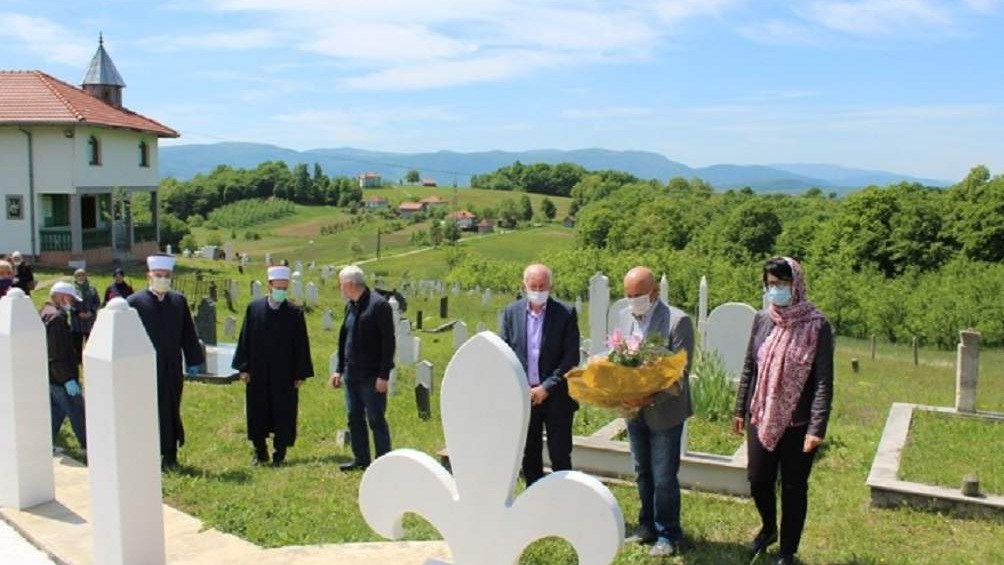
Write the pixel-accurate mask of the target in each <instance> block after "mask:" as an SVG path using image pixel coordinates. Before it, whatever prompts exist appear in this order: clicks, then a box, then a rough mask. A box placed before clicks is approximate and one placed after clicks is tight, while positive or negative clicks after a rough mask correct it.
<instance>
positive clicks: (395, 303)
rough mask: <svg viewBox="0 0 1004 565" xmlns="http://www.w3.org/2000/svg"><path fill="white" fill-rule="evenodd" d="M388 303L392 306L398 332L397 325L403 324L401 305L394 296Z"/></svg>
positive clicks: (395, 328) (395, 327)
mask: <svg viewBox="0 0 1004 565" xmlns="http://www.w3.org/2000/svg"><path fill="white" fill-rule="evenodd" d="M387 303H388V304H390V310H391V312H393V314H394V330H395V332H396V331H397V325H398V324H400V323H401V304H400V303H399V302H398V301H397V298H394V297H393V296H391V297H390V299H389V300H387Z"/></svg>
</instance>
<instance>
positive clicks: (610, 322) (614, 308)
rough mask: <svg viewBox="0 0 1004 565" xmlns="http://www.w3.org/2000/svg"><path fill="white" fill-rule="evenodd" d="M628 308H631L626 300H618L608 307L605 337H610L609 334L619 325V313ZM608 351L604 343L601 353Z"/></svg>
mask: <svg viewBox="0 0 1004 565" xmlns="http://www.w3.org/2000/svg"><path fill="white" fill-rule="evenodd" d="M628 308H631V303H630V302H628V299H627V298H620V299H618V300H617V301H615V302H614V303H613V304H611V305H610V308H609V310H607V337H610V334H611V333H613V331H614V330H615V329H617V324H619V323H620V320H621V312H623V311H624V310H627V309H628ZM608 349H609V348H608V347H607V346H606V342H605V341H604V343H603V351H606V350H608Z"/></svg>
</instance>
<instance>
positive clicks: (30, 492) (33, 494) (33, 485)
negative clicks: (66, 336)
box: [0, 288, 55, 510]
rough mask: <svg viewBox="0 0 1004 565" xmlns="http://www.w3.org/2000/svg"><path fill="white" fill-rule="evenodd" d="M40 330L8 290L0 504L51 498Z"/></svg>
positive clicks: (27, 301)
mask: <svg viewBox="0 0 1004 565" xmlns="http://www.w3.org/2000/svg"><path fill="white" fill-rule="evenodd" d="M48 374H49V362H48V354H47V352H46V340H45V326H44V325H42V320H41V319H40V318H39V316H38V312H36V311H35V307H34V305H32V302H31V298H28V296H26V295H25V294H24V292H23V291H22V290H21V289H19V288H13V289H11V290H10V291H8V292H7V295H6V296H4V297H3V298H0V506H6V507H8V508H17V509H18V510H23V509H25V508H30V507H32V506H36V505H38V504H42V503H45V502H49V501H50V500H52V499H53V498H54V497H55V490H54V489H55V487H54V480H53V472H52V435H51V426H52V424H51V420H50V412H49V384H48V383H49V381H48V379H47V378H46V376H47V375H48Z"/></svg>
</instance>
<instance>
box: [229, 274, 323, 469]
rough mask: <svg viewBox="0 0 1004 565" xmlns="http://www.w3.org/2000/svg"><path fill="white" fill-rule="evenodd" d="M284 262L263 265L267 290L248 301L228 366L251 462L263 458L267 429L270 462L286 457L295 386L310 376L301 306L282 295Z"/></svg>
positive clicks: (286, 284)
mask: <svg viewBox="0 0 1004 565" xmlns="http://www.w3.org/2000/svg"><path fill="white" fill-rule="evenodd" d="M289 277H290V271H289V267H271V268H269V270H268V288H269V295H268V296H266V297H264V298H259V299H258V300H255V301H253V302H251V303H250V304H248V308H247V312H246V313H245V315H244V325H243V327H241V335H240V339H239V340H238V341H237V351H236V352H235V353H234V361H233V368H234V369H235V370H237V371H240V374H241V380H242V381H244V382H245V383H246V384H247V387H246V389H245V408H246V409H245V412H246V414H247V420H248V439H249V440H251V443H252V444H254V452H255V453H254V459H253V460H252V464H253V465H261V464H264V463H267V462H268V447H267V446H266V444H265V440H267V439H268V436H269V434H272V448H273V450H274V453H273V454H272V465H274V466H276V467H278V466H280V465H282V464H283V463H284V462H285V460H286V448H288V447H290V446H291V445H293V444H294V443H295V442H296V414H297V407H298V405H299V399H300V396H299V388H300V385H302V384H303V381H304V380H305V379H307V378H309V377H312V376H314V365H313V363H312V362H311V360H310V341H309V338H308V336H307V322H306V320H305V319H304V317H303V310H302V309H301V308H300V307H298V306H296V305H294V304H291V303H290V302H289V301H288V300H287V291H288V289H289Z"/></svg>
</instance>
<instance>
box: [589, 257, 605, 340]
mask: <svg viewBox="0 0 1004 565" xmlns="http://www.w3.org/2000/svg"><path fill="white" fill-rule="evenodd" d="M609 308H610V279H608V278H607V277H606V276H604V275H603V273H596V274H595V275H593V277H592V278H591V279H589V343H590V344H591V348H592V349H591V350H590V351H589V353H590V354H597V353H603V351H605V350H606V343H607V310H608V309H609Z"/></svg>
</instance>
